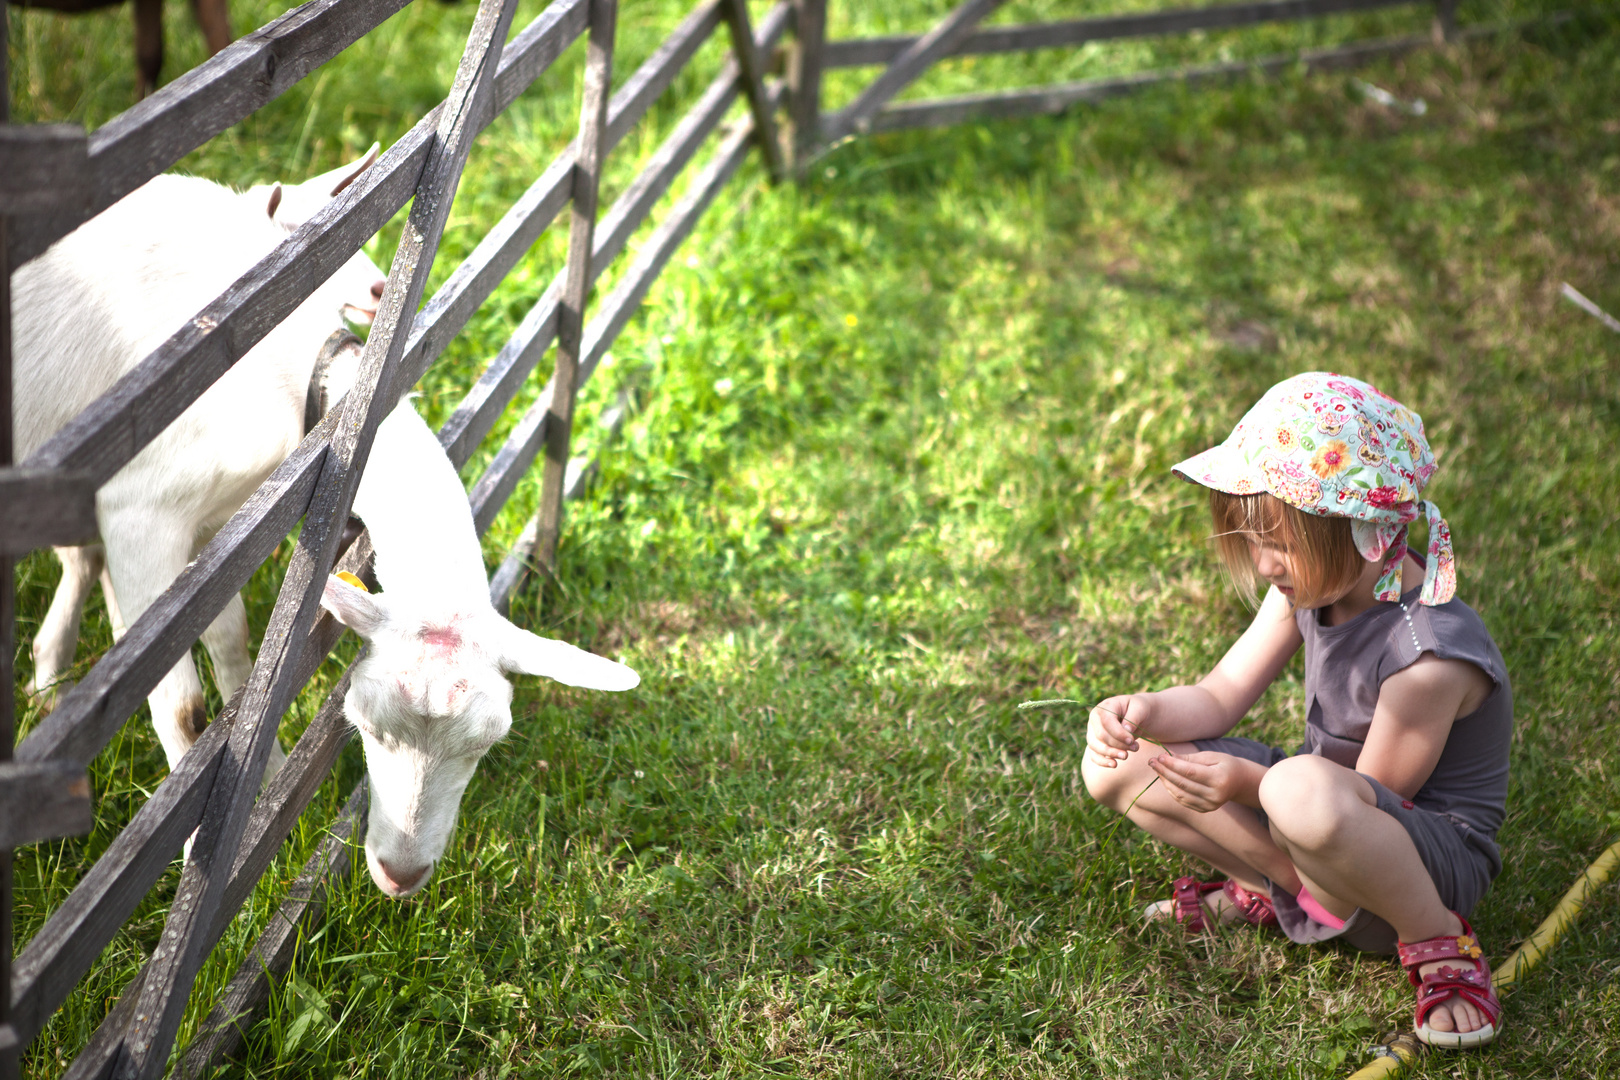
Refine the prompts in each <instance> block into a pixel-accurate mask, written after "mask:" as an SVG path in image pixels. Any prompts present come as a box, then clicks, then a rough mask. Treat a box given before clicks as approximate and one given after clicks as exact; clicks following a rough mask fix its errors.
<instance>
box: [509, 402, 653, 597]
mask: <svg viewBox="0 0 1620 1080" xmlns="http://www.w3.org/2000/svg"><path fill="white" fill-rule="evenodd" d="M629 415H630V393H629V391H627V390H621V391H619V396H618V399H617V400H615V401H614V403H613V407H612V408H610V409H608V411H607V412H605V413H603V414H602V415H601V416H600V417H598V418H597V422H596V426H597V429H598V430H599V431H601V432H603V433H604V434H603V441H604V442H606V441H607V440H609V439H612V438H613V436H615V435H617V434H618V433H619V429H620V428H621V427H623V426H624V421H625V417H627V416H629ZM597 461H598V459H595V458H584V457H577V458H574V459H573V460H572V461H570V462H569V463H568V481H567V483H565V484H564V485H563V499H564V501H567V502H573V501H574V500H575V499H577V498H579V497H580V496H581V495H582V494H584V492H585V485H586V484H588V483H589V482H590V478H591V477H592V476H593V475H594V474H595V472H596V467H597ZM539 535H540V515H539V514H535V515H533V516H532V517H530V518H529V520H528V523H527V524H525V525H524V526H523V531H522V533H521V534H519V536H518V539H517V542H516V543H515V544H513V545H512V548H511V550H510V551H508V552H507V553H506V557H505V558H504V559H502V560H501V565H500V566H499V567H497V568H496V570H495V572H494V573H493V574H491V575H490V577H489V602H490V604H492V605H493V606H494V607H495V609H496V610H497V611H499V612H500V613H501V614H502V615H510V602H511V597H512V593H513V592H515V591H516V590H517V588H518V586H519V585H521V584H522V583H523V578H524V577H525V576H526V575H527V574H528V572H529V563H528V560H527V559H525V558H524V557H523V553H524V552H526V551H532V550H534V541H535V538H536V537H537V536H539Z"/></svg>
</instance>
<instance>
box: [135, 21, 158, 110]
mask: <svg viewBox="0 0 1620 1080" xmlns="http://www.w3.org/2000/svg"><path fill="white" fill-rule="evenodd" d="M162 71H163V0H135V96H136V98H137V99H139V98H144V97H145V96H146V95H148V94H150V93H152V92H153V91H154V90H156V89H157V84H158V75H159V74H160V73H161V72H162Z"/></svg>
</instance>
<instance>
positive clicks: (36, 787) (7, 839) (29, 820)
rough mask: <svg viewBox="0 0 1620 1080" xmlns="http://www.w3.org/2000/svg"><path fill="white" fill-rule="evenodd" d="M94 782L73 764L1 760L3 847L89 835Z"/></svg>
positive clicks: (0, 840)
mask: <svg viewBox="0 0 1620 1080" xmlns="http://www.w3.org/2000/svg"><path fill="white" fill-rule="evenodd" d="M94 824H95V818H94V816H93V815H92V813H91V810H90V780H89V779H88V778H87V777H86V776H85V772H84V770H83V769H82V768H80V767H79V766H77V765H75V764H73V763H72V762H69V761H52V762H45V763H33V762H25V763H21V764H19V763H16V762H10V761H0V848H15V847H21V846H22V845H24V844H33V843H38V842H39V841H41V840H53V839H56V838H57V837H61V836H75V835H78V834H80V833H87V832H89V831H90V827H91V826H92V825H94Z"/></svg>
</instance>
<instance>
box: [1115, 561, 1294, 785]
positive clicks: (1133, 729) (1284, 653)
mask: <svg viewBox="0 0 1620 1080" xmlns="http://www.w3.org/2000/svg"><path fill="white" fill-rule="evenodd" d="M1301 644H1303V639H1302V638H1301V637H1300V635H1299V626H1298V625H1297V624H1296V623H1295V622H1294V611H1293V606H1292V605H1291V604H1290V603H1289V602H1288V599H1287V598H1286V597H1284V596H1283V595H1282V593H1280V592H1278V591H1277V590H1276V589H1271V590H1269V591H1268V592H1267V593H1266V598H1265V600H1264V601H1263V602H1262V603H1261V604H1260V610H1259V611H1258V612H1256V613H1255V616H1254V621H1253V622H1251V623H1250V624H1249V628H1248V629H1247V630H1245V631H1244V632H1243V636H1242V637H1240V638H1238V640H1237V642H1236V643H1235V644H1233V646H1232V647H1231V648H1230V649H1228V650H1227V651H1226V655H1225V656H1223V657H1221V660H1220V663H1218V664H1216V665H1215V669H1214V670H1213V671H1211V672H1210V673H1209V674H1208V675H1205V676H1204V677H1203V678H1202V679H1200V680H1198V682H1197V683H1196V684H1195V685H1192V686H1172V687H1170V688H1169V689H1166V690H1160V691H1158V692H1156V693H1145V694H1121V695H1117V696H1115V697H1111V698H1106V699H1104V700H1103V701H1102V702H1101V703H1100V704H1099V705H1098V707H1097V708H1095V709H1093V710H1092V712H1091V719H1090V723H1089V725H1088V728H1089V731H1088V738H1087V743H1088V749H1089V750H1090V752H1091V754H1092V758H1093V760H1095V761H1096V762H1097V763H1098V764H1099V765H1104V766H1112V765H1113V764H1114V763H1115V762H1116V761H1120V760H1123V759H1124V758H1125V757H1126V755H1127V753H1128V752H1130V751H1134V750H1135V749H1136V748H1137V746H1138V744H1137V741H1136V734H1137V732H1141V733H1142V734H1143V735H1146V736H1148V737H1149V738H1151V739H1153V740H1154V741H1155V742H1161V743H1170V742H1187V741H1190V740H1192V739H1213V738H1218V737H1219V736H1222V735H1225V734H1226V733H1227V732H1228V731H1231V730H1232V727H1233V725H1235V724H1236V723H1237V722H1238V721H1239V720H1241V719H1242V718H1243V714H1244V713H1246V712H1248V711H1249V709H1250V707H1251V706H1253V705H1254V703H1255V702H1256V701H1258V700H1259V699H1260V695H1261V694H1263V693H1265V690H1266V687H1268V686H1270V685H1271V683H1272V681H1273V680H1274V679H1276V678H1277V676H1278V674H1279V673H1281V671H1282V669H1283V668H1284V667H1285V666H1286V665H1287V663H1288V660H1289V658H1290V657H1292V656H1293V655H1294V653H1296V652H1297V651H1299V647H1300V645H1301Z"/></svg>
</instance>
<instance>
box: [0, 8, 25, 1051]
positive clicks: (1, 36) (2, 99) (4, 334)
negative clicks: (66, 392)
mask: <svg viewBox="0 0 1620 1080" xmlns="http://www.w3.org/2000/svg"><path fill="white" fill-rule="evenodd" d="M9 21H10V19H9V17H8V16H6V15H0V124H7V123H10V122H11V71H10V70H9V68H8V67H7V64H6V59H7V57H8V56H9V55H10V53H9V48H10V43H9V42H8V41H7V24H8V23H9ZM7 225H8V222H7V220H6V216H5V215H4V214H0V469H3V468H5V467H6V466H7V465H10V464H11V461H12V453H13V448H12V445H11V431H12V427H11V257H10V254H9V252H10V250H11V244H10V240H9V237H8V236H7V233H8V232H9V229H8V228H7ZM16 586H17V581H16V575H15V574H14V573H13V567H12V560H11V556H10V555H7V554H5V553H4V552H0V761H10V760H11V749H12V743H13V740H14V739H15V738H16V734H17V728H16V718H15V717H14V716H13V715H12V713H13V710H14V709H15V706H16V686H17V673H16V672H15V671H14V670H13V666H14V658H15V657H16V655H17V632H16V626H17V620H16V611H15V608H16V595H15V589H16ZM10 1020H11V849H10V848H5V849H3V850H0V1080H17V1078H18V1077H19V1076H20V1075H21V1058H22V1048H21V1047H19V1046H18V1045H17V1044H16V1043H17V1040H16V1038H15V1037H11V1038H8V1037H7V1036H8V1034H9V1033H10V1031H11V1024H10V1023H9V1021H10Z"/></svg>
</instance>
